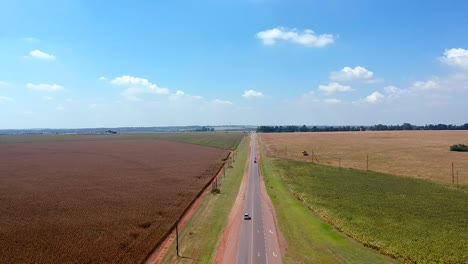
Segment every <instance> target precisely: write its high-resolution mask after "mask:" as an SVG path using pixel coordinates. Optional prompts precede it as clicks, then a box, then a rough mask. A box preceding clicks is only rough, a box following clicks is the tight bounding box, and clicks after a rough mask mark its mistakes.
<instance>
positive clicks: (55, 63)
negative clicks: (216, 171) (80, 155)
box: [0, 0, 468, 128]
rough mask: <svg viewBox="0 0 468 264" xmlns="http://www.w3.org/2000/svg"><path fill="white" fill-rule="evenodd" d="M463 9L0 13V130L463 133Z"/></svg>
mask: <svg viewBox="0 0 468 264" xmlns="http://www.w3.org/2000/svg"><path fill="white" fill-rule="evenodd" d="M466 11H468V2H466V1H449V2H447V1H370V0H369V1H337V0H331V1H294V0H292V1H276V0H239V1H227V0H224V1H223V0H218V1H215V0H210V1H202V0H198V1H74V0H68V1H67V0H64V1H13V0H11V1H8V0H7V1H2V2H1V3H0V128H45V127H49V128H73V127H115V126H165V125H229V124H248V125H278V124H297V125H302V124H306V125H360V124H363V125H370V124H377V123H383V124H398V123H403V122H410V123H413V124H428V123H453V124H462V123H466V122H468V120H467V117H468V103H467V98H468V34H467V28H468V16H467V15H466Z"/></svg>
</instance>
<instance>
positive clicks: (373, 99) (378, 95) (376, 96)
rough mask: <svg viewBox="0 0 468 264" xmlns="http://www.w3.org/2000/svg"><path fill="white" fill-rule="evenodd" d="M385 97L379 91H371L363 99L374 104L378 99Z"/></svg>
mask: <svg viewBox="0 0 468 264" xmlns="http://www.w3.org/2000/svg"><path fill="white" fill-rule="evenodd" d="M384 98H385V96H384V95H383V94H381V93H379V92H373V93H372V94H370V95H368V96H367V97H366V98H365V99H364V101H366V102H367V103H370V104H376V103H378V102H380V101H382V100H383V99H384Z"/></svg>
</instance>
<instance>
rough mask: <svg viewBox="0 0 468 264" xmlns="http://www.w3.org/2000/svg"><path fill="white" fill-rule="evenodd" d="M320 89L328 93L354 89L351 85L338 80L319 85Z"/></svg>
mask: <svg viewBox="0 0 468 264" xmlns="http://www.w3.org/2000/svg"><path fill="white" fill-rule="evenodd" d="M318 89H319V90H320V91H322V92H325V93H327V94H332V93H336V92H350V91H352V90H353V89H352V88H351V86H348V85H342V84H339V83H337V82H331V83H329V84H328V85H319V88H318Z"/></svg>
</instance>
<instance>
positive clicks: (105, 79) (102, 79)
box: [99, 76, 107, 81]
mask: <svg viewBox="0 0 468 264" xmlns="http://www.w3.org/2000/svg"><path fill="white" fill-rule="evenodd" d="M99 80H100V81H107V78H106V77H104V76H101V77H99Z"/></svg>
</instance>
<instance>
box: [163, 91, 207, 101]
mask: <svg viewBox="0 0 468 264" xmlns="http://www.w3.org/2000/svg"><path fill="white" fill-rule="evenodd" d="M170 98H171V99H181V98H186V99H196V100H198V99H203V97H201V96H199V95H190V94H187V93H185V92H183V91H180V90H179V91H177V92H175V94H172V95H171V97H170Z"/></svg>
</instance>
